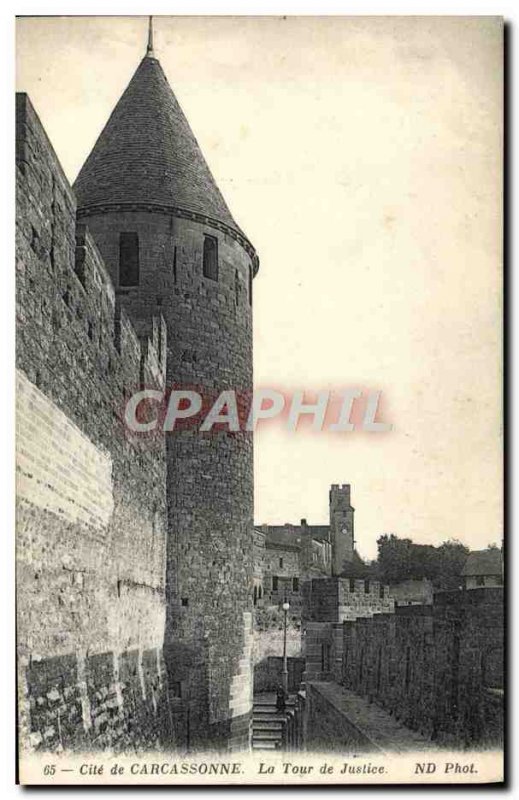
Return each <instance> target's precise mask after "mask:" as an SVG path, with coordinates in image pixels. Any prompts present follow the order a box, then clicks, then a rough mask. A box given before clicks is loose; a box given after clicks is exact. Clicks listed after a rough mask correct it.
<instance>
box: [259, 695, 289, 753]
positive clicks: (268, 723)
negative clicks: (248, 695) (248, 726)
mask: <svg viewBox="0 0 519 800" xmlns="http://www.w3.org/2000/svg"><path fill="white" fill-rule="evenodd" d="M294 714H295V701H294V699H293V698H289V699H288V700H287V703H286V711H285V713H284V714H280V713H279V712H278V711H277V710H276V697H275V695H274V694H272V695H270V694H265V695H257V696H256V697H255V698H254V704H253V708H252V749H253V750H284V749H286V743H287V730H288V727H289V723H290V720H291V719H292V718H293V716H294Z"/></svg>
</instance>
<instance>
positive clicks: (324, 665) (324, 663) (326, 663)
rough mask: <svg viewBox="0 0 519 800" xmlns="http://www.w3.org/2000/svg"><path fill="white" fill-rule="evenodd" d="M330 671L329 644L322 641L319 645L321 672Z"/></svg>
mask: <svg viewBox="0 0 519 800" xmlns="http://www.w3.org/2000/svg"><path fill="white" fill-rule="evenodd" d="M329 671H330V645H329V643H328V642H324V643H323V644H322V645H321V672H329Z"/></svg>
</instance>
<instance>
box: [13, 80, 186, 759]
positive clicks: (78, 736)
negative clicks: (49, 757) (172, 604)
mask: <svg viewBox="0 0 519 800" xmlns="http://www.w3.org/2000/svg"><path fill="white" fill-rule="evenodd" d="M75 211H76V209H75V199H74V196H73V193H72V191H71V189H70V186H69V185H68V183H67V180H66V178H65V176H64V174H63V171H62V169H61V167H60V165H59V162H58V160H57V158H56V155H55V153H54V151H53V149H52V146H51V145H50V143H49V141H48V139H47V137H46V134H45V132H44V130H43V128H42V126H41V123H40V121H39V119H38V117H37V115H36V113H35V111H34V109H33V108H32V106H31V104H30V101H29V99H28V98H27V96H26V95H19V96H18V97H17V220H16V222H17V229H16V249H17V368H18V376H17V380H18V394H17V586H18V628H17V635H18V644H19V661H18V663H19V691H20V696H19V709H20V717H19V720H20V734H21V737H20V744H21V746H22V747H34V748H44V749H51V750H59V749H61V748H65V749H66V748H78V747H82V748H85V749H87V750H89V749H92V748H95V747H113V748H114V749H120V748H125V747H127V746H131V747H139V746H143V747H144V746H160V745H161V744H163V743H165V742H166V741H170V742H171V740H172V731H171V725H170V717H169V713H168V703H167V691H166V689H167V681H166V679H165V670H164V661H163V655H162V644H163V633H164V621H165V555H166V502H165V482H166V462H165V445H164V441H163V439H162V438H161V437H153V438H152V439H150V438H147V439H146V440H143V439H139V438H138V437H137V436H133V437H132V436H130V435H129V434H128V431H127V430H126V429H125V426H124V424H123V418H122V415H123V411H124V403H125V400H126V399H127V397H128V396H129V395H130V394H131V393H132V392H133V391H134V390H135V389H136V388H138V387H139V386H140V384H141V383H142V382H146V383H147V384H148V385H150V384H151V385H155V386H157V387H160V386H163V385H164V373H165V365H164V363H163V358H162V357H161V346H160V345H161V337H162V341H163V340H164V335H165V331H164V325H163V322H162V321H161V320H160V319H159V318H156V319H155V320H153V321H151V320H150V326H149V335H148V337H147V338H142V339H139V337H138V336H137V333H136V331H135V330H134V328H133V327H132V325H131V323H130V321H129V318H128V317H127V315H126V314H125V312H124V311H123V310H122V309H121V308H120V306H119V304H118V303H117V300H116V296H115V293H114V289H113V286H112V284H111V281H110V279H109V277H108V275H107V272H106V269H105V267H104V264H103V261H102V259H101V257H100V255H99V252H98V251H97V248H96V247H95V244H94V242H93V240H92V238H91V236H90V235H89V232H88V231H87V230H86V229H85V228H84V226H76V218H75Z"/></svg>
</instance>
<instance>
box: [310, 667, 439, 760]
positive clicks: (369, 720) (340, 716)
mask: <svg viewBox="0 0 519 800" xmlns="http://www.w3.org/2000/svg"><path fill="white" fill-rule="evenodd" d="M304 728H305V747H306V750H308V751H310V752H328V753H329V752H340V753H342V754H344V755H346V754H353V755H356V754H361V753H373V752H375V753H380V752H405V751H407V752H416V751H422V750H427V749H431V744H430V742H428V741H427V739H426V738H425V737H423V736H421V735H420V734H419V733H415V732H414V731H410V730H409V729H408V728H406V727H405V726H404V725H401V724H400V723H399V722H397V720H395V719H394V718H393V717H391V716H390V715H389V714H388V713H387V712H385V711H383V710H382V709H380V708H377V706H374V705H373V704H371V703H369V702H368V701H367V700H365V699H363V698H362V697H359V696H358V695H356V694H355V693H354V692H350V691H349V690H347V689H345V688H344V687H343V686H340V685H339V684H337V683H334V682H331V681H330V682H308V683H307V684H306V705H305V724H304Z"/></svg>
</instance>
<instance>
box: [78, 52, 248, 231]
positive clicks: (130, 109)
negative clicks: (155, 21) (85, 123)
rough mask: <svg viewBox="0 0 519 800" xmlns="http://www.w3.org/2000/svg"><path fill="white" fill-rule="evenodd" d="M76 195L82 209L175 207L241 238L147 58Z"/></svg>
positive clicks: (163, 80)
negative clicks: (122, 205) (130, 205)
mask: <svg viewBox="0 0 519 800" xmlns="http://www.w3.org/2000/svg"><path fill="white" fill-rule="evenodd" d="M74 191H75V193H76V196H77V199H78V207H79V208H80V209H82V208H83V209H84V208H86V207H89V206H93V205H94V206H98V205H101V206H103V205H107V204H108V205H109V204H120V203H146V204H157V205H160V206H174V207H176V208H180V209H183V210H187V211H189V212H194V213H196V214H202V215H204V216H207V217H211V218H213V219H215V220H217V221H219V222H222V223H224V224H225V225H227V226H229V227H230V228H233V229H234V230H235V231H237V232H238V233H242V232H241V231H240V228H239V227H238V225H237V224H236V222H235V221H234V219H233V217H232V215H231V213H230V211H229V209H228V208H227V205H226V203H225V200H224V199H223V197H222V195H221V193H220V190H219V189H218V187H217V185H216V183H215V180H214V178H213V176H212V175H211V172H210V170H209V167H208V166H207V163H206V161H205V159H204V156H203V155H202V151H201V150H200V147H199V146H198V143H197V141H196V139H195V137H194V135H193V132H192V131H191V128H190V127H189V123H188V121H187V119H186V117H185V116H184V113H183V111H182V109H181V108H180V105H179V104H178V101H177V99H176V97H175V96H174V94H173V92H172V91H171V88H170V86H169V84H168V81H167V78H166V76H165V74H164V72H163V70H162V67H161V66H160V64H159V62H158V61H157V59H156V58H154V57H151V56H149V55H148V56H145V57H144V58H143V60H142V61H141V63H140V64H139V66H138V68H137V70H136V72H135V74H134V76H133V78H132V79H131V81H130V83H129V85H128V87H127V88H126V90H125V92H124V93H123V95H122V97H121V99H120V100H119V102H118V103H117V105H116V107H115V109H114V110H113V112H112V114H111V116H110V118H109V120H108V122H107V124H106V125H105V127H104V129H103V131H102V132H101V134H100V136H99V138H98V140H97V142H96V144H95V146H94V149H93V150H92V152H91V153H90V155H89V156H88V158H87V160H86V162H85V164H84V165H83V167H82V169H81V172H80V173H79V175H78V177H77V179H76V182H75V184H74ZM242 235H243V234H242Z"/></svg>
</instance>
